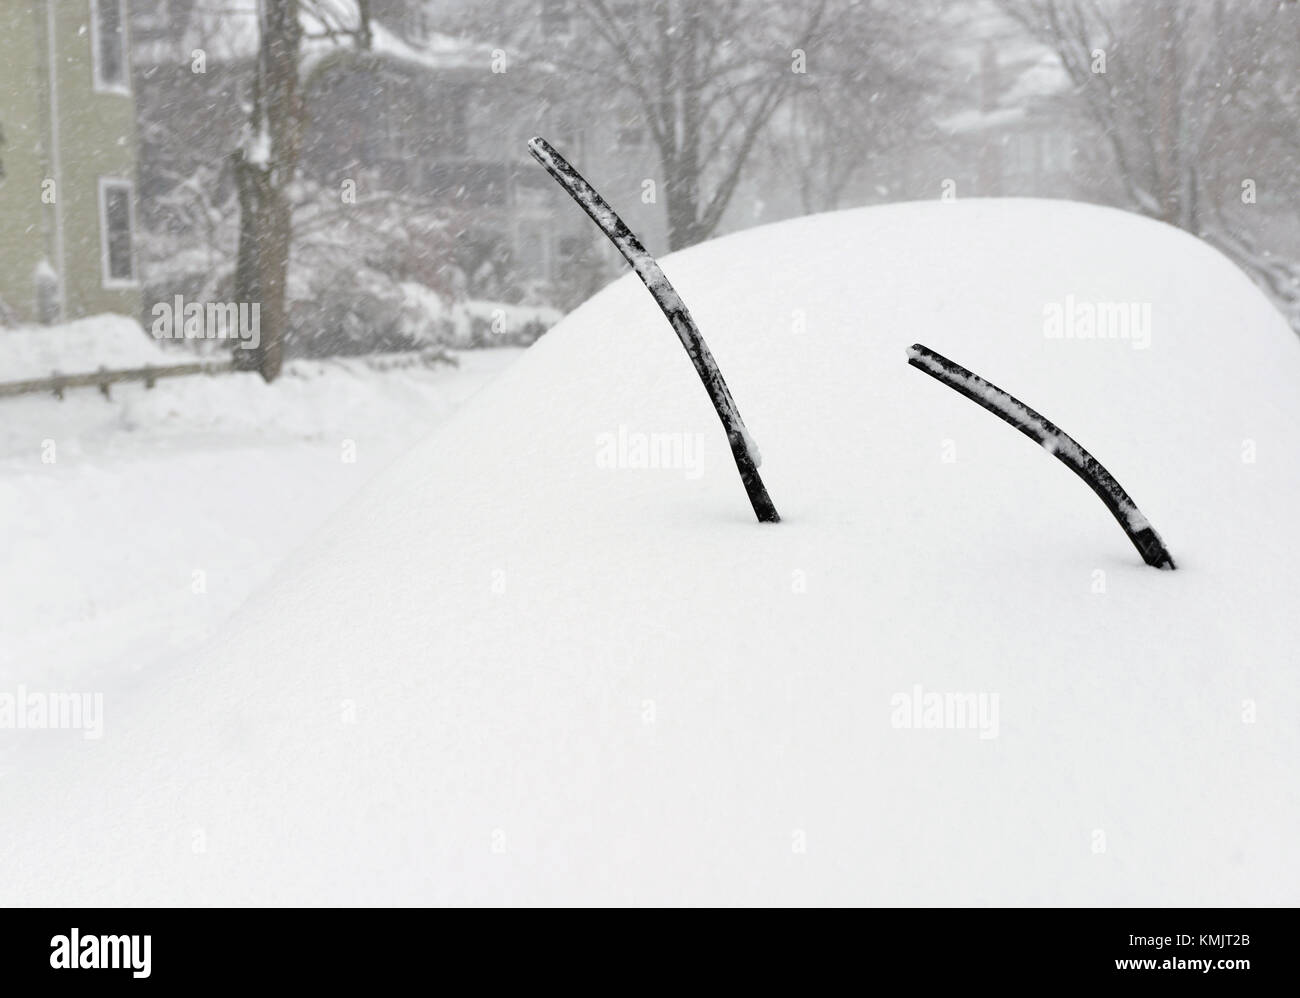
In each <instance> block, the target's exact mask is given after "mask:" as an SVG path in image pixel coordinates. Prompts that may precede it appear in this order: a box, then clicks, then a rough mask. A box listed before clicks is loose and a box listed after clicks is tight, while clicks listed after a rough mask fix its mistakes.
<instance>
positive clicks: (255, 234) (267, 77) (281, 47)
mask: <svg viewBox="0 0 1300 998" xmlns="http://www.w3.org/2000/svg"><path fill="white" fill-rule="evenodd" d="M259 22H260V29H261V43H260V48H259V52H258V60H257V76H256V79H255V80H254V84H253V111H252V115H251V116H250V119H249V122H248V125H247V127H246V131H245V134H244V136H243V139H242V141H241V144H240V148H239V149H237V150H236V151H235V154H234V160H235V177H236V181H237V185H238V190H239V210H240V220H239V256H238V259H237V262H236V268H235V284H236V288H235V294H236V298H237V299H238V300H239V301H244V302H249V303H250V304H251V303H257V304H258V305H259V307H260V322H261V343H260V345H259V347H258V348H257V349H256V350H255V351H252V353H253V355H254V362H255V364H256V367H257V370H258V371H259V372H261V375H262V377H263V378H265V379H266V380H267V381H274V380H275V379H276V378H277V377H279V375H280V368H281V366H282V365H283V362H284V339H285V330H286V326H287V319H288V316H287V312H286V285H287V282H288V276H289V251H290V246H291V243H292V235H293V232H292V229H293V215H292V210H293V209H292V205H291V204H290V201H289V196H288V189H289V185H290V184H291V183H292V182H293V178H294V174H295V173H296V171H297V168H298V154H299V151H300V149H301V145H302V123H303V114H302V104H301V99H300V97H299V95H298V58H299V52H300V50H301V47H302V26H301V23H300V22H299V20H298V0H262V2H261V4H260V9H259Z"/></svg>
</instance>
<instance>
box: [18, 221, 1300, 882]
mask: <svg viewBox="0 0 1300 998" xmlns="http://www.w3.org/2000/svg"><path fill="white" fill-rule="evenodd" d="M665 269H666V271H667V272H668V274H669V276H670V277H671V278H672V280H673V281H674V283H675V284H676V286H677V288H678V290H679V291H681V293H682V295H683V297H684V298H685V299H686V301H687V302H688V303H689V304H690V306H691V308H692V310H693V311H694V313H695V316H696V318H697V319H698V321H699V324H700V326H701V328H702V329H703V331H704V333H705V335H706V337H707V338H708V340H709V343H710V346H711V347H712V348H713V351H714V353H715V355H716V356H717V359H718V361H719V363H720V364H721V366H722V369H723V370H724V372H725V373H726V375H727V378H728V381H729V383H730V385H731V388H732V390H733V392H734V394H735V397H736V400H737V402H738V403H739V406H740V409H741V411H742V412H743V414H744V416H745V419H746V421H747V423H748V426H749V429H750V430H751V431H752V432H753V434H754V435H755V437H756V439H757V441H758V443H759V445H760V446H761V447H762V451H763V457H764V464H763V475H764V478H765V481H766V482H767V485H768V487H769V489H770V491H771V493H772V496H773V499H774V500H775V502H776V505H777V507H778V509H779V510H780V512H781V514H782V516H783V518H784V522H783V523H781V524H778V525H763V526H760V525H758V524H756V523H754V522H753V517H752V514H751V512H750V510H749V508H748V505H747V503H746V501H745V497H744V494H743V491H742V489H741V485H740V483H739V481H738V479H737V476H736V472H735V469H734V466H733V465H732V464H731V459H730V455H729V454H728V452H727V448H726V445H725V442H724V440H723V439H722V436H721V431H720V429H719V427H718V425H717V421H716V418H715V416H714V414H713V412H712V410H711V409H710V407H709V404H708V402H707V400H706V397H705V395H704V392H703V391H702V390H701V388H700V385H699V384H698V382H697V380H696V379H695V375H694V373H693V372H692V370H691V367H690V364H689V362H688V361H687V359H686V357H685V356H684V355H683V353H682V350H681V347H680V346H679V344H678V343H677V341H676V338H675V337H674V336H673V334H672V332H671V330H670V329H669V328H668V326H667V324H666V323H665V322H664V320H663V318H662V317H661V316H660V315H659V314H658V313H657V312H656V310H655V309H654V307H653V305H652V304H651V302H650V299H649V297H648V296H647V295H646V293H645V291H644V289H643V288H641V287H640V286H639V285H637V284H636V283H634V279H632V278H630V277H629V278H625V279H623V280H621V281H619V282H616V283H615V284H614V285H612V286H611V287H610V288H608V289H607V290H605V291H604V292H602V293H601V294H600V295H598V296H596V298H594V299H593V300H592V301H590V302H588V303H587V304H586V305H584V306H583V307H582V308H580V309H579V310H578V311H577V312H575V313H574V314H573V315H572V316H570V317H569V318H568V319H567V320H565V321H564V322H563V323H561V324H560V325H559V326H557V327H556V328H555V329H554V330H552V332H551V333H549V334H548V335H547V336H546V337H544V338H543V339H542V340H540V341H539V342H538V343H537V344H536V345H535V346H534V347H533V348H531V349H530V350H529V351H528V352H527V353H526V354H525V355H524V356H523V358H522V359H521V360H520V361H519V363H517V364H516V365H514V366H513V367H512V368H510V369H509V370H508V371H507V372H506V373H505V374H504V375H502V376H501V377H500V378H499V379H498V380H496V381H495V382H493V384H491V385H490V386H489V387H487V388H486V389H484V390H483V391H482V392H481V393H480V394H479V395H477V396H476V397H475V399H474V400H473V401H472V402H471V403H470V404H468V405H467V406H466V407H465V408H463V409H462V410H460V411H459V412H458V414H457V415H455V416H454V417H452V419H451V420H449V421H448V422H447V423H445V424H443V425H442V426H441V427H440V428H439V429H438V430H436V431H435V432H434V434H433V435H432V436H431V437H429V438H428V439H427V441H426V442H424V443H423V444H422V445H420V446H419V447H418V448H416V449H415V450H413V451H412V452H411V453H410V454H409V455H407V456H406V457H405V458H404V459H403V460H402V461H400V462H398V463H397V464H396V465H394V466H393V467H392V468H390V469H389V470H388V471H386V472H385V473H384V474H382V475H381V476H379V478H378V479H376V480H375V481H374V482H372V483H371V485H370V486H368V487H367V489H366V490H365V491H364V492H363V493H362V494H361V495H360V496H358V498H357V499H356V500H355V501H354V502H353V503H352V504H351V505H350V506H349V507H348V508H347V509H346V510H345V511H344V512H343V513H342V514H340V515H339V516H337V517H336V518H335V519H334V520H333V521H332V522H330V523H329V524H327V525H326V527H325V528H324V529H323V531H322V532H321V533H320V534H319V535H318V536H317V537H316V539H315V541H314V542H313V543H311V544H309V545H308V546H307V547H306V548H305V549H304V550H303V551H302V552H301V553H300V555H299V556H297V557H296V559H294V560H293V562H292V563H291V565H290V566H289V567H288V568H287V569H285V570H284V571H282V572H281V573H280V575H279V576H278V579H277V581H276V582H275V583H274V584H273V585H272V586H271V587H270V589H269V590H268V591H266V592H265V593H263V594H262V595H260V596H259V597H258V598H257V599H256V601H255V603H254V605H252V606H250V607H248V608H247V609H246V610H245V612H243V613H242V614H241V615H240V617H239V618H238V620H237V621H236V622H235V624H234V625H233V626H231V627H230V628H229V630H228V631H227V633H226V635H225V637H224V639H223V640H221V641H220V642H219V643H218V644H216V645H214V646H213V647H212V648H210V649H209V650H208V651H207V652H206V653H205V654H204V655H202V656H201V657H199V658H198V659H197V660H196V661H194V662H193V663H192V664H191V665H190V666H189V667H188V668H185V669H183V670H178V671H176V673H175V674H174V675H173V676H171V677H169V679H168V680H167V681H165V682H150V683H146V684H142V685H141V686H140V687H139V688H138V689H135V690H133V691H132V692H131V693H130V694H129V695H126V694H121V695H118V696H116V697H108V698H106V701H105V706H104V719H103V736H102V738H100V739H98V740H87V739H83V738H82V737H80V734H79V733H77V732H74V731H59V732H46V733H43V735H42V736H40V737H38V735H37V733H34V732H24V733H20V732H14V733H11V734H8V735H6V736H5V737H8V738H11V739H12V740H13V741H14V742H15V743H16V746H17V747H16V749H15V751H14V753H12V754H11V755H10V757H9V761H8V763H7V766H8V768H7V771H6V772H5V773H4V777H5V778H4V788H5V796H6V800H5V807H4V808H3V811H2V812H0V843H2V844H3V845H0V864H2V866H3V869H4V870H5V871H6V875H5V877H4V878H3V880H2V881H0V902H3V903H6V904H64V903H84V904H123V903H128V904H145V903H150V904H153V903H181V904H225V903H254V904H256V903H267V904H294V903H326V902H328V903H356V902H366V903H433V902H467V903H541V902H612V903H624V902H626V903H631V902H636V903H656V902H664V903H778V902H784V903H883V904H890V903H899V904H970V905H980V904H993V903H1015V904H1031V905H1032V904H1052V903H1070V904H1084V905H1087V904H1148V905H1150V904H1159V905H1188V904H1191V905H1232V904H1292V903H1295V901H1296V899H1297V897H1298V896H1300V864H1298V863H1297V860H1296V858H1295V849H1294V843H1295V841H1296V839H1297V837H1298V836H1300V795H1297V794H1296V793H1295V787H1294V765H1295V760H1296V759H1297V758H1300V732H1298V731H1297V727H1296V725H1295V723H1294V719H1295V717H1296V716H1297V714H1298V711H1300V682H1298V680H1297V675H1298V671H1297V669H1296V668H1295V650H1294V645H1295V641H1294V637H1295V635H1294V625H1293V620H1294V613H1293V608H1292V606H1291V604H1292V602H1293V600H1294V596H1293V594H1294V593H1295V592H1296V591H1297V590H1298V589H1300V565H1297V560H1296V558H1295V557H1294V550H1295V547H1296V541H1297V534H1300V528H1297V526H1296V510H1297V508H1300V462H1297V461H1296V460H1295V458H1294V455H1295V454H1296V453H1297V452H1298V451H1300V393H1297V391H1296V384H1297V379H1298V378H1300V355H1298V353H1297V344H1296V343H1295V339H1294V337H1293V336H1292V334H1291V333H1290V332H1289V331H1288V330H1287V328H1286V326H1285V325H1284V323H1283V321H1282V320H1281V319H1280V317H1279V316H1278V315H1277V313H1276V312H1275V311H1274V310H1273V308H1272V307H1271V306H1270V305H1269V303H1268V302H1267V301H1266V300H1265V299H1264V298H1263V297H1262V296H1261V295H1260V294H1259V292H1258V291H1256V290H1255V288H1254V287H1253V286H1252V285H1251V283H1250V281H1249V280H1248V279H1247V278H1246V277H1245V276H1244V275H1242V274H1241V273H1239V272H1238V271H1236V270H1235V269H1234V268H1233V267H1232V266H1231V265H1230V264H1229V263H1228V262H1227V261H1226V260H1225V259H1224V258H1223V257H1221V256H1220V255H1218V254H1217V253H1215V252H1214V251H1213V250H1211V249H1209V248H1208V247H1206V246H1204V245H1202V244H1200V243H1198V242H1196V241H1194V240H1192V239H1191V238H1190V237H1188V236H1186V235H1184V234H1182V233H1179V232H1177V231H1176V230H1174V229H1172V228H1168V227H1165V226H1161V225H1158V224H1156V223H1153V222H1151V221H1147V220H1143V219H1140V218H1137V217H1134V216H1129V215H1125V214H1122V213H1119V212H1116V211H1111V210H1107V209H1100V208H1094V207H1088V206H1083V205H1074V204H1064V203H1052V202H1028V201H964V202H957V203H955V204H942V203H930V204H914V205H897V206H890V207H884V208H874V209H867V210H862V211H855V212H848V213H842V214H834V215H827V216H820V217H815V218H809V219H801V220H796V221H792V222H788V223H784V224H781V225H778V226H773V227H769V228H764V229H759V230H754V231H749V232H745V233H742V234H739V235H736V236H733V237H729V238H726V239H722V240H719V241H716V242H712V243H708V244H706V245H703V246H699V247H696V248H694V249H692V250H689V251H687V252H684V253H681V254H678V255H675V256H673V257H670V258H668V260H667V261H666V262H665ZM1067 296H1073V298H1072V299H1070V300H1071V301H1072V302H1075V303H1085V304H1087V303H1091V304H1092V305H1094V306H1096V307H1097V308H1098V309H1099V310H1100V309H1101V307H1102V306H1106V307H1108V308H1109V306H1111V305H1114V304H1115V303H1146V304H1149V305H1150V306H1151V315H1152V321H1151V328H1150V329H1149V330H1148V333H1149V335H1148V336H1147V337H1146V338H1145V343H1146V346H1145V348H1140V347H1139V346H1138V342H1139V341H1138V340H1136V339H1133V338H1121V337H1115V338H1110V339H1105V340H1097V339H1091V340H1083V339H1078V338H1070V339H1067V338H1063V337H1058V338H1049V337H1048V336H1047V335H1045V324H1044V323H1045V318H1044V317H1045V311H1046V310H1050V309H1052V308H1053V307H1056V308H1059V306H1060V303H1062V302H1065V301H1066V300H1067ZM918 341H919V342H921V343H925V344H927V345H929V346H931V347H933V348H934V349H935V350H938V351H940V352H942V353H943V354H945V355H947V356H949V357H952V358H953V359H955V360H957V361H958V362H960V363H963V364H966V365H967V366H969V367H970V368H971V369H972V370H974V371H976V372H977V373H979V374H981V375H983V376H985V377H987V378H989V379H990V380H992V381H994V382H996V383H997V384H999V385H1001V386H1002V387H1004V388H1006V389H1007V390H1008V391H1010V392H1012V393H1013V394H1015V395H1016V396H1017V397H1019V398H1021V399H1023V400H1024V401H1025V402H1026V403H1028V404H1030V405H1032V406H1034V407H1035V408H1036V409H1038V410H1039V411H1041V412H1042V413H1043V414H1044V415H1045V416H1047V417H1048V418H1050V419H1051V420H1053V421H1055V422H1056V423H1058V424H1059V425H1060V426H1061V427H1062V428H1063V429H1065V430H1066V431H1068V432H1069V433H1071V434H1072V435H1074V436H1075V437H1076V438H1077V439H1078V440H1079V441H1080V442H1081V443H1082V444H1083V445H1084V446H1086V447H1087V448H1088V449H1089V450H1090V451H1092V453H1094V454H1095V455H1096V456H1097V457H1098V459H1100V460H1101V461H1103V462H1104V463H1105V464H1106V465H1107V467H1109V468H1110V470H1111V471H1113V472H1114V473H1115V475H1116V476H1117V477H1118V478H1119V479H1120V481H1121V482H1122V483H1123V484H1124V485H1125V487H1126V488H1127V489H1128V490H1129V492H1130V493H1131V494H1132V495H1133V497H1134V499H1135V500H1136V501H1137V502H1138V503H1139V504H1140V506H1141V508H1142V509H1143V511H1144V512H1146V513H1147V514H1148V515H1149V516H1150V517H1151V519H1152V521H1153V522H1154V523H1155V524H1156V525H1157V526H1158V528H1159V529H1160V531H1161V534H1162V535H1163V537H1164V538H1165V540H1166V541H1167V542H1168V543H1169V545H1170V547H1171V550H1172V552H1173V555H1174V557H1175V559H1177V561H1178V564H1179V566H1180V567H1179V570H1178V571H1176V572H1160V571H1155V570H1153V569H1150V568H1147V567H1145V566H1144V565H1142V564H1141V562H1140V560H1139V559H1138V558H1137V555H1136V554H1135V552H1134V551H1133V549H1132V548H1131V546H1130V545H1129V544H1128V542H1127V540H1126V539H1125V538H1124V536H1123V534H1122V533H1121V532H1120V531H1119V530H1118V529H1117V528H1116V525H1115V523H1114V522H1113V520H1112V519H1111V517H1110V516H1109V514H1108V513H1107V512H1106V510H1105V509H1104V508H1103V507H1102V505H1101V504H1100V503H1099V502H1097V500H1096V497H1095V496H1093V495H1092V494H1091V493H1090V492H1089V491H1088V490H1087V489H1086V488H1084V487H1083V486H1082V485H1081V484H1080V483H1079V482H1078V481H1077V480H1076V479H1075V478H1074V476H1072V475H1071V474H1069V472H1068V471H1067V470H1066V469H1065V468H1063V467H1062V466H1061V465H1060V464H1059V463H1058V462H1057V461H1055V460H1054V459H1053V458H1052V457H1051V456H1050V455H1049V454H1047V453H1044V452H1042V451H1041V449H1037V448H1034V447H1033V446H1030V445H1029V444H1027V442H1026V441H1025V439H1024V438H1023V437H1021V436H1020V435H1019V434H1017V433H1015V432H1013V431H1012V430H1011V429H1009V428H1008V427H1007V426H1005V425H1004V424H1002V423H1001V422H1000V421H998V420H996V419H994V418H993V417H991V416H990V415H989V414H988V413H986V412H982V411H980V410H979V409H978V408H977V407H975V406H973V405H972V404H971V403H970V402H968V401H967V400H965V399H963V398H960V397H958V396H957V395H956V394H955V393H953V392H951V391H949V390H948V389H946V388H944V387H943V386H941V385H938V384H936V383H934V382H933V381H931V380H930V379H929V378H926V377H924V376H923V375H922V374H920V373H919V372H917V371H914V370H911V369H910V368H909V367H908V366H907V364H906V358H905V350H906V348H907V346H908V345H909V344H911V343H913V342H918ZM649 454H654V455H657V457H656V458H655V459H654V460H650V459H649V458H648V457H647V455H649ZM936 725H937V726H936Z"/></svg>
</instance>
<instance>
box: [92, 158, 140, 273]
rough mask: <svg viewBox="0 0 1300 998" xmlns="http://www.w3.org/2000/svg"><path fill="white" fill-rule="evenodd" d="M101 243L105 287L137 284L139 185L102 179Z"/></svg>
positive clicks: (100, 187) (125, 181)
mask: <svg viewBox="0 0 1300 998" xmlns="http://www.w3.org/2000/svg"><path fill="white" fill-rule="evenodd" d="M99 246H100V260H101V267H102V271H103V275H104V287H106V288H129V287H134V286H135V283H136V276H135V186H134V185H133V184H132V183H131V181H129V180H116V179H113V178H109V177H103V178H101V179H100V181H99Z"/></svg>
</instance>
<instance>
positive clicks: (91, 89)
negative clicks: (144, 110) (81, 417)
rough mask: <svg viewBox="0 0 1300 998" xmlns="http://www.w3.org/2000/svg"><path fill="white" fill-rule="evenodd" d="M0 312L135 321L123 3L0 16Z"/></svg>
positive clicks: (41, 5) (100, 1)
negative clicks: (1, 308) (0, 101)
mask: <svg viewBox="0 0 1300 998" xmlns="http://www.w3.org/2000/svg"><path fill="white" fill-rule="evenodd" d="M0 92H3V93H4V94H5V95H6V98H5V102H4V105H3V106H2V107H0V220H2V224H0V300H3V301H4V302H5V303H6V304H7V306H8V308H9V310H10V311H11V312H12V313H14V314H16V316H17V317H18V318H19V319H20V320H26V321H40V322H54V321H58V320H60V319H73V318H78V317H80V316H85V315H93V314H96V313H101V312H119V313H122V314H125V315H130V316H137V315H138V314H139V312H140V286H139V281H138V273H137V262H136V252H135V203H136V137H135V102H134V98H133V94H132V87H131V62H130V46H129V45H128V26H127V8H126V0H88V2H83V3H68V2H59V0H33V2H30V3H5V4H2V5H0Z"/></svg>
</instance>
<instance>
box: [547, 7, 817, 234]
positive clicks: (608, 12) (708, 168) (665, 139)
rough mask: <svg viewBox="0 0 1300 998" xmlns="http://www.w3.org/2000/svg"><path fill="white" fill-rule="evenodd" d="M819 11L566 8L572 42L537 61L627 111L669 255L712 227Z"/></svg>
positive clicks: (780, 98) (796, 66)
mask: <svg viewBox="0 0 1300 998" xmlns="http://www.w3.org/2000/svg"><path fill="white" fill-rule="evenodd" d="M829 5H830V0H815V2H814V3H812V4H807V5H792V4H788V3H785V2H783V0H716V2H712V3H708V4H703V3H698V2H696V0H651V2H648V3H637V4H625V3H624V4H616V3H614V2H612V0H578V9H579V12H580V18H579V30H578V31H577V32H576V36H575V38H574V41H573V43H572V44H570V45H568V46H566V47H565V48H564V49H563V50H562V52H561V53H560V54H559V55H558V57H557V56H556V54H555V53H547V58H552V59H554V60H555V62H556V63H557V64H558V65H559V67H560V69H561V71H562V72H564V73H565V74H566V75H569V76H570V77H571V78H573V79H575V80H582V81H584V82H585V83H586V84H587V85H588V86H594V87H596V88H599V89H600V90H602V91H603V92H604V93H606V94H609V93H610V92H616V93H617V94H618V95H619V97H621V98H622V100H624V101H625V102H627V103H628V104H629V105H630V106H632V107H634V108H635V109H636V112H637V116H638V117H639V118H640V119H641V120H642V121H643V122H644V125H645V127H646V129H647V130H648V132H649V134H650V137H651V140H652V142H653V143H654V146H655V148H656V150H657V151H658V155H659V163H660V168H661V169H662V171H663V178H664V179H663V188H664V191H665V196H666V198H667V216H668V239H669V245H670V247H671V248H672V249H680V248H681V247H683V246H689V245H691V244H693V243H697V242H700V241H702V240H704V239H707V238H708V237H709V236H710V235H712V234H713V232H714V231H715V230H716V229H717V227H718V223H719V222H720V221H721V220H722V216H723V213H724V212H725V211H726V209H727V206H728V204H729V203H730V202H731V198H732V195H734V194H735V192H736V187H737V185H738V184H739V182H740V180H741V177H742V174H743V171H744V169H745V166H746V164H747V162H748V161H749V158H750V154H751V153H752V152H753V150H754V147H755V144H756V143H757V142H758V139H759V136H760V135H761V134H762V132H763V129H764V128H765V127H766V126H767V124H768V123H769V122H770V120H771V118H772V115H773V114H774V113H775V112H776V110H777V109H778V108H779V107H780V106H781V105H782V103H783V102H784V101H785V100H786V99H787V98H788V97H789V95H790V93H791V91H792V89H793V88H794V86H795V84H796V82H797V81H798V79H799V76H800V75H801V74H802V73H803V72H805V70H806V60H807V58H808V48H809V46H810V44H811V42H812V40H813V39H815V38H816V37H817V34H818V32H819V31H820V30H821V29H822V28H823V26H824V25H825V20H826V14H827V10H828V7H829ZM793 7H799V8H800V9H798V10H792V9H791V8H793Z"/></svg>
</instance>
